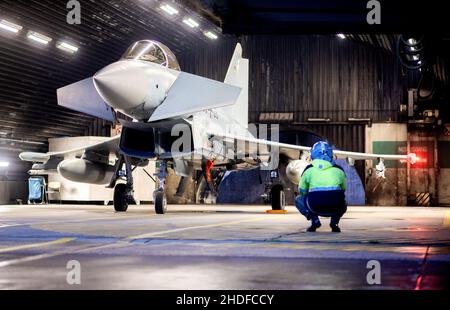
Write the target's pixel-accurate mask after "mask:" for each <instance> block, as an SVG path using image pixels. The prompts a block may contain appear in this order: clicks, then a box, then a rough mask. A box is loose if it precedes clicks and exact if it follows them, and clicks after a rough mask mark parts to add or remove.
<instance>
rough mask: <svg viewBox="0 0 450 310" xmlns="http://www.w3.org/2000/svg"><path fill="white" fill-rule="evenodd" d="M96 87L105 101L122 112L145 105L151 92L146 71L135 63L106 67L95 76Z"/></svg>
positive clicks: (121, 62) (121, 63) (122, 63)
mask: <svg viewBox="0 0 450 310" xmlns="http://www.w3.org/2000/svg"><path fill="white" fill-rule="evenodd" d="M94 85H95V87H96V89H97V91H98V93H99V94H100V96H101V97H102V98H103V100H105V101H106V102H107V103H108V104H109V105H110V106H112V107H113V108H115V109H117V110H121V111H128V110H132V109H134V108H136V107H137V106H139V105H141V104H143V103H144V101H145V97H146V96H147V93H148V91H149V89H148V82H147V78H146V75H145V71H144V70H143V69H142V67H141V66H140V64H138V63H135V62H133V61H119V62H116V63H113V64H111V65H109V66H107V67H105V68H104V69H102V70H101V71H99V72H98V73H97V74H96V75H95V76H94Z"/></svg>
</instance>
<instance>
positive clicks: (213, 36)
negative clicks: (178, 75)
mask: <svg viewBox="0 0 450 310" xmlns="http://www.w3.org/2000/svg"><path fill="white" fill-rule="evenodd" d="M203 34H204V35H205V37H207V38H210V39H211V40H217V38H218V36H217V35H216V34H215V33H213V32H211V31H205V32H203Z"/></svg>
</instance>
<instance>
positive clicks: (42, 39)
mask: <svg viewBox="0 0 450 310" xmlns="http://www.w3.org/2000/svg"><path fill="white" fill-rule="evenodd" d="M27 37H28V39H31V40H33V41H35V42H38V43H40V44H44V45H47V44H48V43H49V42H51V41H52V40H53V39H52V38H50V37H47V36H45V35H43V34H40V33H37V32H34V31H28V34H27Z"/></svg>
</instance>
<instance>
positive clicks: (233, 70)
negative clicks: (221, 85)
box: [223, 43, 249, 128]
mask: <svg viewBox="0 0 450 310" xmlns="http://www.w3.org/2000/svg"><path fill="white" fill-rule="evenodd" d="M225 83H226V84H230V85H233V86H237V87H240V88H241V89H242V91H241V94H240V96H239V98H238V100H237V101H236V103H235V104H234V105H232V106H229V107H225V108H223V111H224V112H226V113H227V114H228V115H230V116H231V117H232V118H233V119H234V120H236V121H237V122H238V123H239V124H241V125H242V126H244V127H245V128H247V127H248V85H249V61H248V59H244V58H242V46H241V44H239V43H238V44H237V45H236V49H235V50H234V54H233V58H232V59H231V63H230V67H229V68H228V72H227V75H226V77H225Z"/></svg>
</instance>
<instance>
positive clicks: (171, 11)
mask: <svg viewBox="0 0 450 310" xmlns="http://www.w3.org/2000/svg"><path fill="white" fill-rule="evenodd" d="M160 9H161V10H163V11H164V12H166V13H167V14H169V15H175V14H178V10H177V9H175V8H174V7H172V6H170V5H168V4H164V5H161V6H160Z"/></svg>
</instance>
